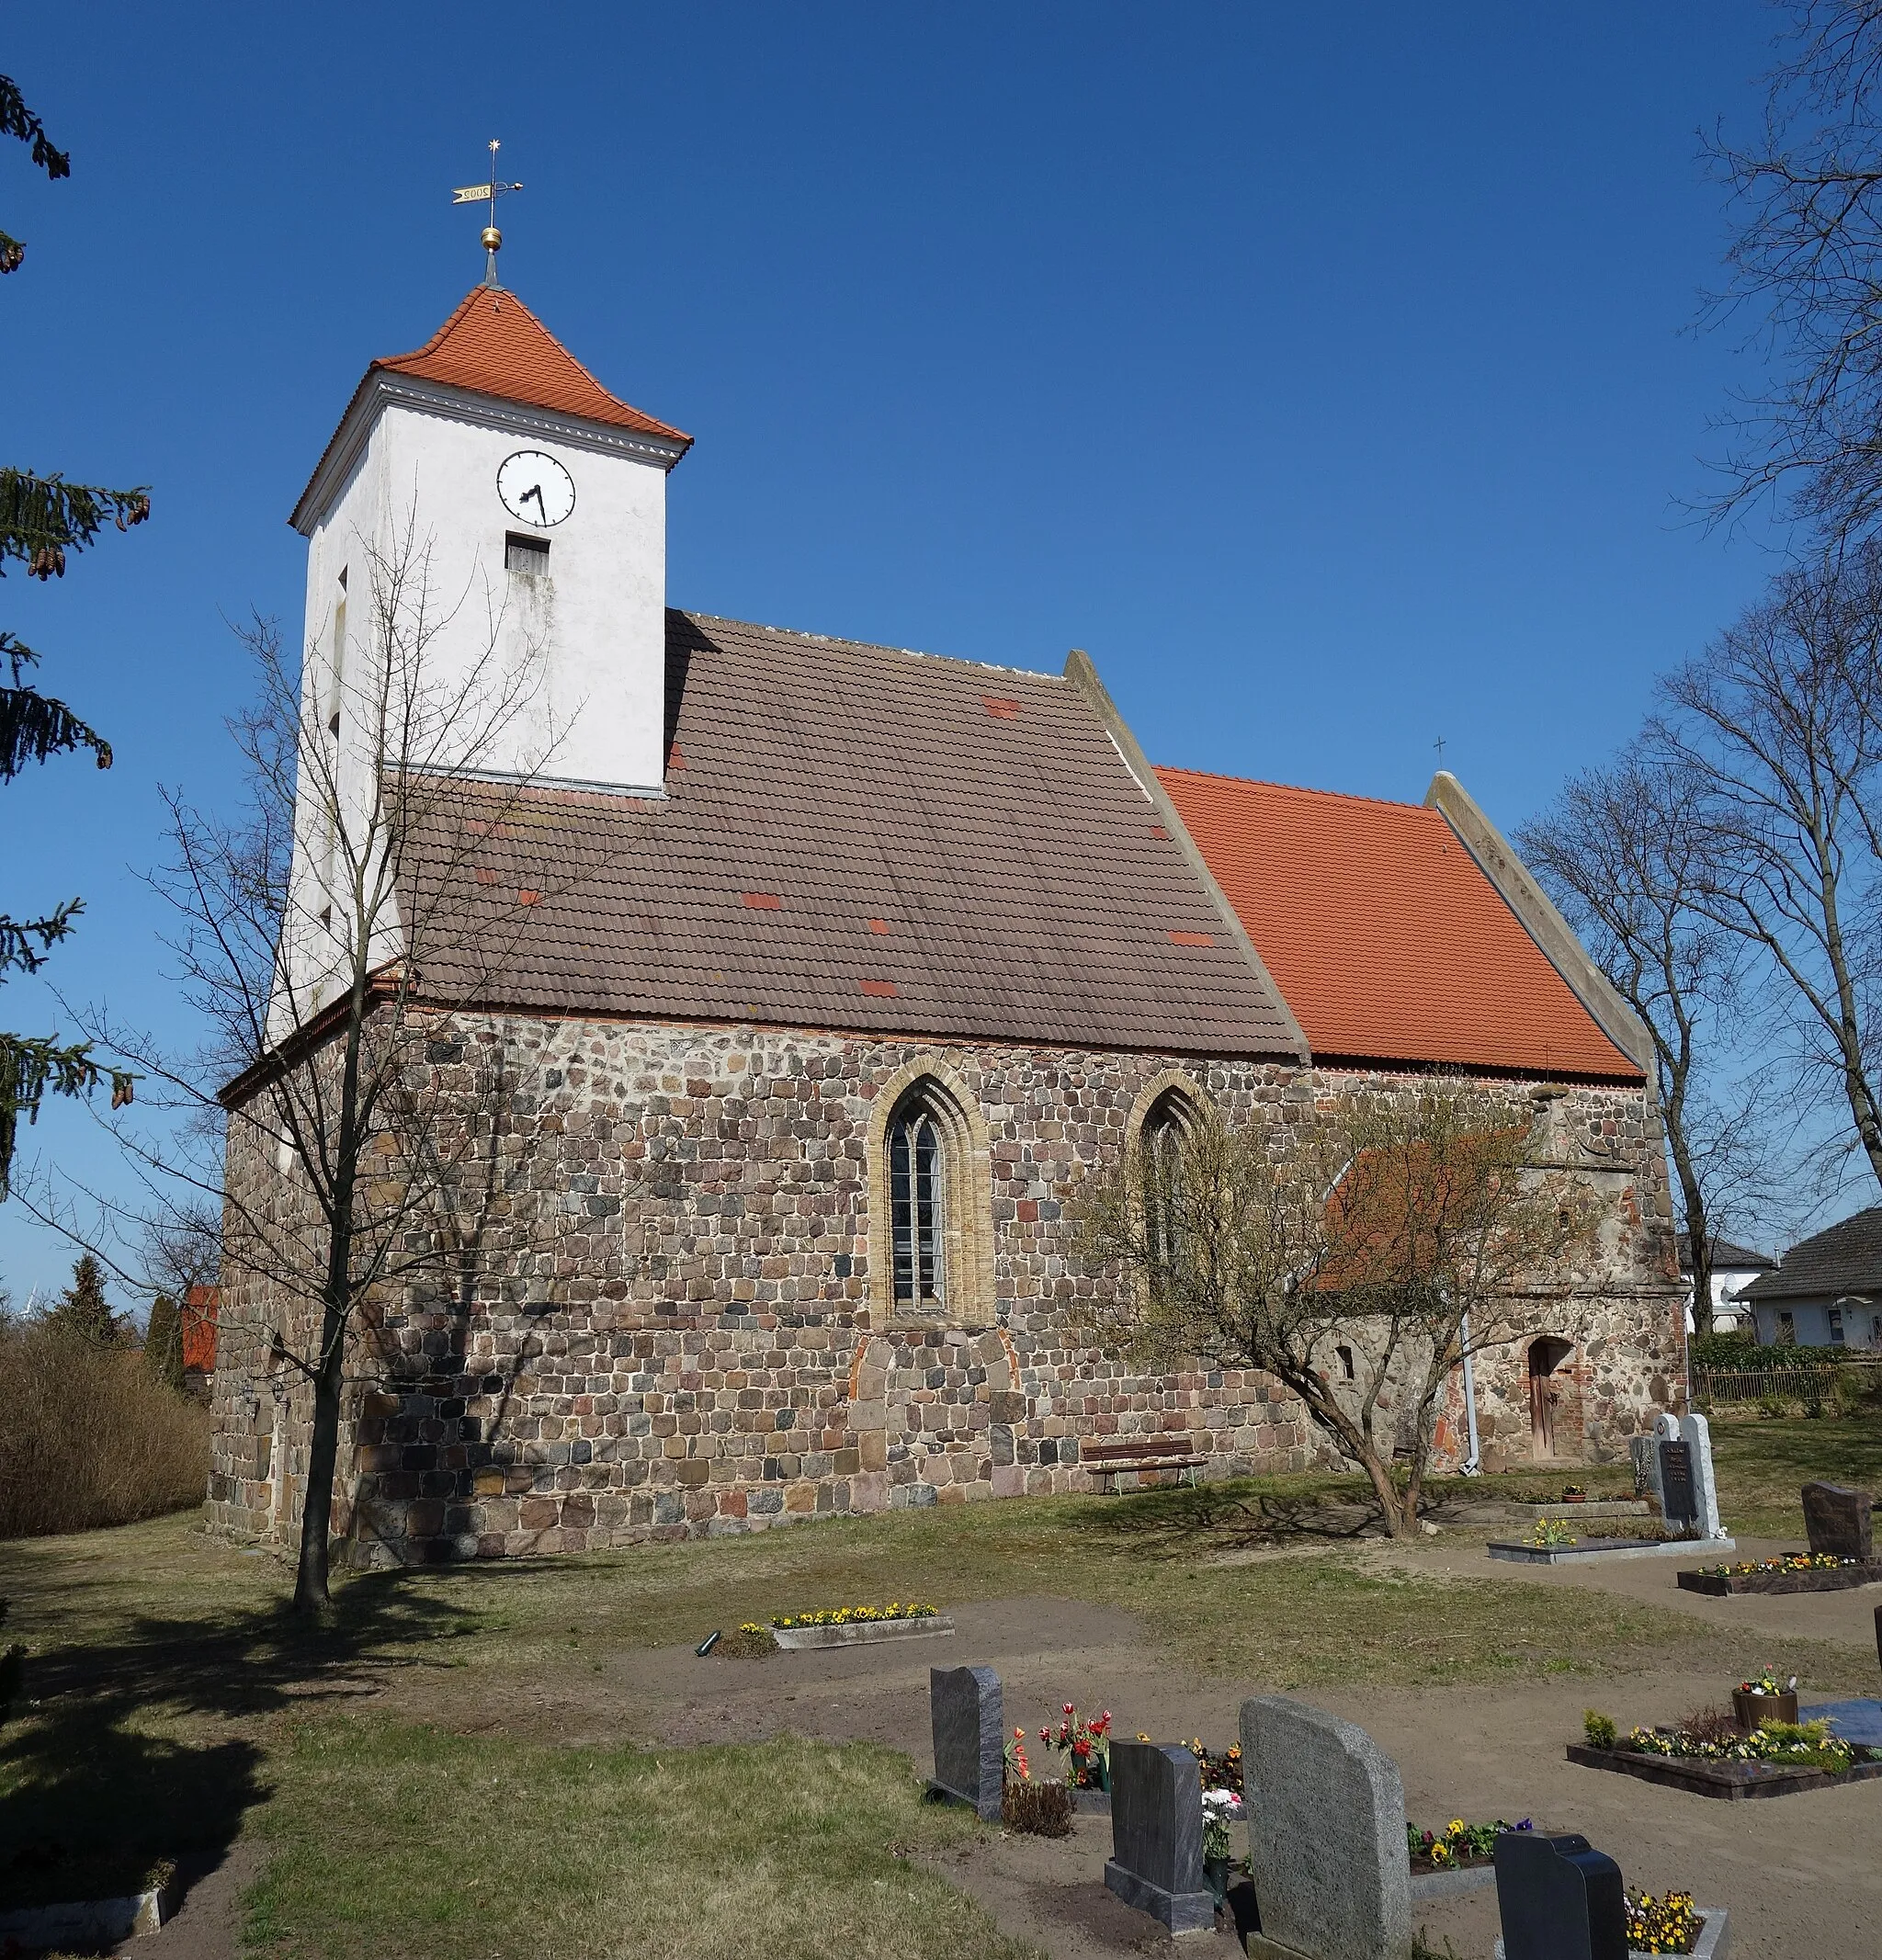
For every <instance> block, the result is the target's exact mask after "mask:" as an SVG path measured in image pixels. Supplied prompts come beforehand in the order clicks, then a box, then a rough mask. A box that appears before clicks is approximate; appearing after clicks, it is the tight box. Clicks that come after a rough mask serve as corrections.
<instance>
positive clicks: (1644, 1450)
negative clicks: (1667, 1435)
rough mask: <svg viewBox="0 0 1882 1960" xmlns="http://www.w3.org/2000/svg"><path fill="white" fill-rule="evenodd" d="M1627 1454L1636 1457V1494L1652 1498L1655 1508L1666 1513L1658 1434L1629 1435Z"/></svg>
mask: <svg viewBox="0 0 1882 1960" xmlns="http://www.w3.org/2000/svg"><path fill="white" fill-rule="evenodd" d="M1627 1454H1628V1455H1629V1456H1631V1457H1632V1458H1633V1459H1634V1495H1635V1496H1636V1497H1645V1498H1650V1499H1651V1500H1652V1501H1653V1504H1654V1508H1655V1509H1656V1510H1658V1511H1660V1512H1661V1514H1662V1515H1664V1513H1665V1502H1664V1498H1663V1494H1662V1492H1661V1488H1660V1439H1659V1438H1658V1437H1657V1436H1629V1437H1628V1438H1627Z"/></svg>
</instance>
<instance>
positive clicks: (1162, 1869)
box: [1105, 1742, 1216, 1932]
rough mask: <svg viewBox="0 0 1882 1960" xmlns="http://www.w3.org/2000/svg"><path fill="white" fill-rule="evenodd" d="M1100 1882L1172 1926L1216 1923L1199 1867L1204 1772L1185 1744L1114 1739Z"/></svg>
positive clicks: (1198, 1928) (1184, 1928)
mask: <svg viewBox="0 0 1882 1960" xmlns="http://www.w3.org/2000/svg"><path fill="white" fill-rule="evenodd" d="M1105 1885H1106V1886H1108V1887H1109V1888H1110V1889H1111V1890H1112V1891H1113V1892H1115V1893H1116V1894H1117V1897H1118V1898H1121V1899H1122V1900H1123V1901H1124V1902H1125V1904H1126V1905H1128V1906H1135V1907H1136V1908H1137V1909H1138V1910H1139V1912H1148V1913H1150V1914H1151V1917H1152V1918H1154V1919H1160V1920H1162V1922H1163V1924H1164V1925H1165V1926H1167V1927H1168V1928H1169V1929H1170V1931H1171V1932H1205V1931H1207V1929H1208V1928H1209V1927H1211V1926H1213V1925H1214V1924H1215V1921H1216V1901H1215V1898H1214V1897H1213V1896H1212V1895H1211V1893H1210V1892H1209V1889H1208V1887H1207V1885H1206V1884H1205V1883H1204V1880H1203V1871H1202V1773H1201V1771H1200V1769H1199V1768H1198V1766H1197V1763H1196V1758H1195V1757H1194V1756H1193V1755H1191V1754H1190V1752H1189V1751H1188V1750H1186V1749H1179V1748H1176V1747H1173V1746H1172V1747H1167V1748H1159V1747H1158V1745H1157V1744H1155V1743H1154V1742H1114V1743H1112V1745H1111V1855H1110V1856H1109V1857H1108V1858H1107V1859H1106V1860H1105Z"/></svg>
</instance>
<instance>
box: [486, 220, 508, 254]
mask: <svg viewBox="0 0 1882 1960" xmlns="http://www.w3.org/2000/svg"><path fill="white" fill-rule="evenodd" d="M503 246H504V234H503V233H502V232H499V231H498V230H497V228H496V227H495V225H493V224H487V225H485V226H484V228H483V249H484V250H485V251H486V252H501V251H502V250H503Z"/></svg>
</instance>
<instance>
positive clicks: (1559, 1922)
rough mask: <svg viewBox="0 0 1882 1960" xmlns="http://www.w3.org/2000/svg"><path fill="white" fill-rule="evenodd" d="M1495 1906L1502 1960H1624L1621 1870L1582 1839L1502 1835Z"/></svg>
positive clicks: (1530, 1832) (1537, 1833)
mask: <svg viewBox="0 0 1882 1960" xmlns="http://www.w3.org/2000/svg"><path fill="white" fill-rule="evenodd" d="M1496 1906H1497V1912H1498V1914H1499V1916H1500V1917H1501V1918H1502V1924H1503V1960H1627V1892H1626V1888H1625V1887H1624V1886H1623V1885H1622V1883H1621V1868H1620V1866H1619V1865H1617V1864H1616V1863H1615V1862H1614V1860H1613V1859H1612V1858H1610V1857H1609V1856H1608V1855H1607V1853H1606V1852H1598V1851H1596V1850H1595V1849H1594V1848H1593V1846H1592V1845H1591V1844H1590V1843H1589V1842H1588V1840H1587V1839H1586V1838H1584V1837H1581V1836H1579V1835H1576V1834H1573V1833H1570V1834H1567V1835H1564V1836H1562V1837H1558V1838H1550V1837H1545V1836H1544V1835H1543V1834H1542V1833H1541V1832H1540V1831H1536V1830H1506V1831H1504V1832H1503V1834H1502V1836H1501V1837H1500V1838H1499V1839H1498V1840H1497V1841H1496Z"/></svg>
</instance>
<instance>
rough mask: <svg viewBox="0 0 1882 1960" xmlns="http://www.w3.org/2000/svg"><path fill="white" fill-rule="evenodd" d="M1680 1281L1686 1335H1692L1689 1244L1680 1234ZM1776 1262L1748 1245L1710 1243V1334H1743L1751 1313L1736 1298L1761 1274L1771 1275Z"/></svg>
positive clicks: (1684, 1236) (1721, 1242) (1726, 1240)
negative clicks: (1683, 1296) (1683, 1302)
mask: <svg viewBox="0 0 1882 1960" xmlns="http://www.w3.org/2000/svg"><path fill="white" fill-rule="evenodd" d="M1679 1246H1680V1277H1681V1278H1682V1279H1683V1280H1684V1281H1685V1283H1686V1331H1687V1332H1688V1333H1689V1334H1690V1333H1692V1332H1694V1331H1695V1321H1694V1320H1693V1242H1692V1241H1691V1240H1690V1239H1688V1238H1687V1237H1686V1235H1685V1233H1684V1232H1682V1233H1681V1234H1680V1239H1679ZM1776 1270H1777V1262H1776V1260H1774V1259H1773V1258H1772V1257H1771V1256H1770V1254H1769V1253H1768V1252H1753V1251H1752V1249H1751V1247H1750V1246H1748V1245H1734V1244H1733V1243H1732V1242H1731V1241H1730V1240H1729V1239H1715V1240H1714V1241H1712V1330H1713V1331H1714V1332H1715V1333H1720V1334H1736V1333H1740V1332H1743V1331H1747V1330H1748V1329H1749V1328H1750V1326H1751V1321H1752V1309H1751V1308H1750V1307H1749V1306H1747V1305H1746V1303H1745V1302H1744V1300H1743V1299H1741V1298H1740V1295H1741V1294H1742V1293H1743V1291H1744V1289H1745V1288H1746V1287H1747V1286H1750V1285H1751V1284H1752V1281H1753V1280H1754V1279H1756V1278H1758V1277H1759V1276H1760V1275H1763V1274H1765V1273H1774V1272H1776Z"/></svg>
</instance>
